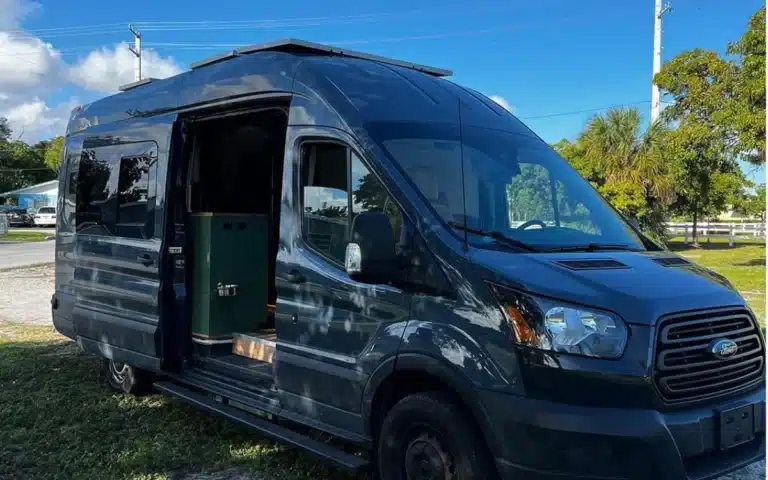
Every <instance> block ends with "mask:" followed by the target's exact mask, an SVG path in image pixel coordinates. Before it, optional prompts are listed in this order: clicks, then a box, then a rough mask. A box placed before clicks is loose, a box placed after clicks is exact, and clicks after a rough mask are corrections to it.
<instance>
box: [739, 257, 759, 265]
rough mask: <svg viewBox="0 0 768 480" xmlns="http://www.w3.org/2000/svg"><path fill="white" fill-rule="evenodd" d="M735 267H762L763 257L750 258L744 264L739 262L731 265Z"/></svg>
mask: <svg viewBox="0 0 768 480" xmlns="http://www.w3.org/2000/svg"><path fill="white" fill-rule="evenodd" d="M733 265H734V266H736V267H764V266H765V257H762V258H752V259H749V260H747V261H746V262H739V263H734V264H733Z"/></svg>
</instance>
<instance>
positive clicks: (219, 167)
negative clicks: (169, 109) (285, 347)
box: [185, 105, 288, 389]
mask: <svg viewBox="0 0 768 480" xmlns="http://www.w3.org/2000/svg"><path fill="white" fill-rule="evenodd" d="M287 124H288V110H287V106H281V105H276V106H270V107H264V108H260V109H258V110H251V111H246V112H239V113H231V112H230V113H227V114H224V115H219V116H209V117H205V118H199V119H191V121H190V123H189V130H188V132H189V137H188V143H187V144H188V145H190V147H189V148H188V149H187V152H188V153H187V156H188V160H187V161H188V164H187V166H186V167H187V170H186V171H187V181H186V207H187V208H186V215H185V217H186V221H185V231H186V233H187V238H188V240H187V245H188V247H187V249H186V250H187V251H186V265H187V268H186V280H185V281H186V286H187V305H186V309H185V311H186V313H187V315H185V317H186V318H187V319H188V321H189V326H190V329H189V331H190V332H191V341H192V348H191V352H190V353H191V357H192V358H191V360H192V362H193V363H194V366H195V367H196V368H198V369H201V370H203V371H204V372H206V373H208V374H215V375H221V376H225V377H226V379H227V381H228V383H232V382H234V383H241V384H242V386H244V387H246V388H249V389H254V388H256V389H260V388H266V389H271V388H272V378H273V370H272V355H273V353H274V350H275V341H276V335H275V318H274V314H275V304H276V301H277V292H276V288H275V264H276V258H277V250H278V242H279V235H278V233H279V232H278V228H279V219H280V200H281V190H282V189H281V187H282V175H283V171H282V170H283V157H284V148H285V137H286V130H287Z"/></svg>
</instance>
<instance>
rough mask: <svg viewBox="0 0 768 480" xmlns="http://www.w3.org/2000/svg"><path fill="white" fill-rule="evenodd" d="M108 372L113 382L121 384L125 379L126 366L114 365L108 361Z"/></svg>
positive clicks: (123, 364) (122, 364)
mask: <svg viewBox="0 0 768 480" xmlns="http://www.w3.org/2000/svg"><path fill="white" fill-rule="evenodd" d="M109 372H110V374H111V375H112V377H113V378H114V379H115V380H117V381H120V382H121V381H123V379H124V378H125V374H126V373H127V372H128V365H127V364H125V363H115V362H113V361H112V360H110V361H109Z"/></svg>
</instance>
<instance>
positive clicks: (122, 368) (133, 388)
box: [105, 359, 152, 395]
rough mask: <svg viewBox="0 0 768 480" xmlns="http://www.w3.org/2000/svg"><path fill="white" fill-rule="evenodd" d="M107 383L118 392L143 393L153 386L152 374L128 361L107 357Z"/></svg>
mask: <svg viewBox="0 0 768 480" xmlns="http://www.w3.org/2000/svg"><path fill="white" fill-rule="evenodd" d="M105 367H106V380H107V385H109V387H110V388H112V389H113V390H117V391H118V392H123V393H130V394H132V395H142V394H145V393H148V392H149V391H150V389H151V387H152V374H151V373H150V372H147V371H146V370H141V369H139V368H136V367H132V366H131V365H128V364H127V363H121V362H115V361H113V360H109V359H105Z"/></svg>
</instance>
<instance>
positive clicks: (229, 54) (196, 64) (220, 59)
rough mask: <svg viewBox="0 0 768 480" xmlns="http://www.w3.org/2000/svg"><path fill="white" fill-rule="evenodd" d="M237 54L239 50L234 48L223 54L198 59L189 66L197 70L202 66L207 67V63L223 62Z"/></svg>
mask: <svg viewBox="0 0 768 480" xmlns="http://www.w3.org/2000/svg"><path fill="white" fill-rule="evenodd" d="M236 56H237V52H236V51H235V50H232V51H231V52H227V53H222V54H221V55H216V56H214V57H208V58H204V59H202V60H198V61H197V62H193V63H192V64H191V65H190V66H189V68H190V69H191V70H195V69H197V68H200V67H205V66H206V65H212V64H214V63H219V62H223V61H224V60H229V59H230V58H234V57H236Z"/></svg>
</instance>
